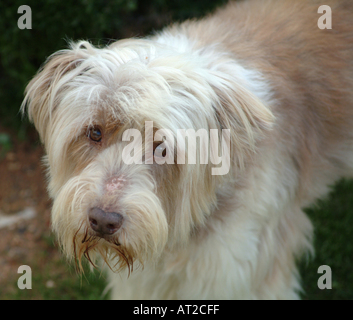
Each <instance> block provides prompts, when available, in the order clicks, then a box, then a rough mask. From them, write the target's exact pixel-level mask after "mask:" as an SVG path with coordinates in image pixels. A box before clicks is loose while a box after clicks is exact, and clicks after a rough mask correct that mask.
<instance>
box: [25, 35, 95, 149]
mask: <svg viewBox="0 0 353 320" xmlns="http://www.w3.org/2000/svg"><path fill="white" fill-rule="evenodd" d="M70 47H71V48H70V49H66V50H60V51H58V52H56V53H54V54H53V55H51V56H50V57H49V58H48V59H47V61H46V62H45V64H44V65H43V66H42V68H41V69H39V71H38V73H37V74H36V75H35V77H34V78H33V79H32V80H31V81H30V82H29V84H28V85H27V87H26V91H25V98H24V100H23V102H22V105H21V111H22V113H24V112H25V111H27V112H28V116H29V119H30V120H31V121H32V122H33V123H34V125H35V127H36V129H37V130H38V132H39V135H40V137H41V140H42V141H43V142H44V143H45V138H46V137H47V134H46V131H47V128H48V125H49V122H50V119H51V116H52V115H53V113H54V111H55V109H56V106H57V104H58V102H59V101H60V99H59V98H58V95H59V94H60V93H61V92H62V91H63V90H64V88H65V83H66V82H68V81H69V80H70V77H71V78H72V77H74V76H75V74H74V73H73V72H71V71H73V70H75V69H77V72H80V71H79V70H78V66H79V65H80V64H81V63H82V61H84V59H85V58H86V57H85V54H84V51H88V49H89V48H91V45H90V44H89V43H88V42H84V41H82V42H78V43H71V44H70ZM80 49H85V50H80ZM86 55H87V54H86Z"/></svg>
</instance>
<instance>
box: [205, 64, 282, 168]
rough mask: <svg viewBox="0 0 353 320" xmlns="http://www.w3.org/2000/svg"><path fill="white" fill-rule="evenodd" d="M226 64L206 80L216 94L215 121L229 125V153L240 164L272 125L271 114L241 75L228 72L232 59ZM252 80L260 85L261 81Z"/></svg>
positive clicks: (223, 127)
mask: <svg viewBox="0 0 353 320" xmlns="http://www.w3.org/2000/svg"><path fill="white" fill-rule="evenodd" d="M228 66H229V70H227V71H218V72H214V73H213V76H212V77H211V78H209V80H210V81H209V84H210V85H211V87H212V89H213V91H214V93H215V96H216V99H215V102H214V109H215V114H216V117H217V121H218V123H219V126H220V128H221V129H230V149H231V154H233V159H237V164H238V166H239V167H240V168H242V167H243V166H244V161H245V158H246V155H248V154H252V153H253V152H254V151H255V148H256V147H255V145H256V141H257V140H258V139H259V138H261V136H263V135H264V134H266V131H268V130H271V129H272V127H273V124H274V121H275V117H274V115H273V113H272V111H271V110H270V109H269V107H268V106H267V105H265V103H264V102H263V101H262V100H261V99H260V98H259V97H257V96H256V95H255V94H254V93H253V92H251V91H250V90H249V88H247V87H246V86H244V85H243V84H242V80H241V78H239V77H237V76H236V75H237V70H235V71H234V72H233V73H232V72H231V71H232V68H231V67H232V63H231V64H228ZM252 81H253V84H254V83H258V84H259V85H258V86H259V88H261V89H262V87H261V86H262V85H263V84H262V83H261V81H257V80H256V82H255V80H252ZM259 91H260V90H259Z"/></svg>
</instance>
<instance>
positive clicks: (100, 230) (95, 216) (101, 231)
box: [88, 207, 124, 237]
mask: <svg viewBox="0 0 353 320" xmlns="http://www.w3.org/2000/svg"><path fill="white" fill-rule="evenodd" d="M88 219H89V223H90V226H91V228H92V230H93V231H95V232H96V234H97V236H100V237H104V236H105V235H113V234H114V233H115V232H117V231H118V230H119V229H120V227H121V225H122V223H123V219H124V218H123V216H122V215H121V214H120V213H117V212H105V211H103V210H102V209H100V208H97V207H94V208H92V209H90V210H89V213H88Z"/></svg>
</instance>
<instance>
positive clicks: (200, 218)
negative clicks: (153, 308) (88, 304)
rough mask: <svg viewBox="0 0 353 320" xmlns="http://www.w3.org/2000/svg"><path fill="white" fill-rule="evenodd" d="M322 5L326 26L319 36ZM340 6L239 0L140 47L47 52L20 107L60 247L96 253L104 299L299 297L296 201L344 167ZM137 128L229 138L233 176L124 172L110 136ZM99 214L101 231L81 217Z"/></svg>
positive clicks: (164, 169)
mask: <svg viewBox="0 0 353 320" xmlns="http://www.w3.org/2000/svg"><path fill="white" fill-rule="evenodd" d="M322 4H325V5H329V6H330V7H331V9H332V13H333V29H332V30H326V29H325V30H321V29H319V28H318V25H317V21H318V19H319V18H320V15H319V14H318V13H317V12H318V8H319V6H320V5H322ZM352 13H353V5H351V4H350V1H325V3H321V2H320V1H316V2H315V1H293V0H289V1H286V0H279V1H264V0H260V1H256V0H254V1H245V2H240V3H233V4H229V5H228V6H227V7H226V8H224V9H221V10H219V11H217V12H216V13H215V14H214V15H212V16H210V17H207V18H205V19H203V20H200V21H187V22H185V23H183V24H180V25H179V24H178V25H173V26H171V27H170V28H167V29H165V30H164V31H162V32H161V33H159V34H157V35H155V36H153V37H151V38H148V39H144V40H134V39H130V40H124V41H118V42H116V43H114V44H112V45H110V46H109V47H107V48H104V49H96V48H94V47H93V46H91V45H90V44H89V43H86V42H80V43H78V44H74V45H73V46H72V49H70V50H66V51H62V52H60V53H58V54H56V55H54V56H53V57H52V58H51V59H50V60H49V62H48V63H47V64H46V65H45V67H44V68H43V69H42V71H41V72H40V73H39V74H38V75H37V76H36V77H35V78H34V79H33V80H32V82H31V83H30V84H29V86H28V88H27V96H26V99H25V101H24V104H26V103H27V105H28V111H29V115H30V118H31V119H33V121H34V123H35V125H36V128H37V129H38V131H39V133H40V135H41V138H42V140H43V142H44V144H45V147H46V151H47V154H48V156H47V158H46V162H47V164H48V168H49V170H48V172H49V192H50V195H51V196H52V198H53V199H54V206H53V228H54V230H55V231H56V232H57V234H58V238H59V241H60V243H61V245H62V246H63V249H64V251H65V252H66V254H67V255H68V256H69V257H72V256H74V257H77V258H79V259H80V258H81V256H82V255H85V256H86V257H87V258H88V259H89V260H90V259H93V258H92V256H93V254H94V252H99V253H100V254H101V255H102V256H103V259H104V260H105V261H106V262H107V263H108V264H109V265H110V266H111V267H112V269H115V268H117V269H124V270H123V271H122V274H121V273H120V274H117V273H113V272H111V271H109V278H110V281H109V285H110V287H111V288H112V297H113V298H116V299H124V298H125V299H139V298H141V299H163V298H165V299H216V298H220V299H233V298H245V299H279V298H284V299H287V298H297V297H298V292H299V290H300V284H299V280H298V274H297V270H296V267H295V259H296V258H297V257H300V256H301V255H302V254H303V253H305V252H308V251H311V250H312V248H311V237H312V225H311V223H310V221H309V219H308V218H307V217H306V215H305V214H304V213H303V211H302V208H303V207H305V206H308V205H310V204H311V203H313V202H314V201H315V200H316V199H317V198H318V197H321V196H323V195H325V194H326V193H327V191H328V186H329V185H331V184H333V183H334V182H335V181H336V180H337V179H338V178H340V177H342V176H350V175H351V174H352V173H353V90H352V89H353V64H352V61H351V60H352V59H351V58H352V54H353V31H352V30H353V28H352V26H351V17H352ZM145 121H153V123H154V127H155V129H159V128H167V129H169V130H172V131H173V132H174V131H175V130H176V129H180V128H185V129H188V128H193V129H195V130H198V129H200V128H203V129H207V130H210V129H218V130H221V129H225V128H228V129H230V159H231V167H230V170H229V173H227V174H225V175H220V176H216V175H212V174H211V169H212V168H211V167H212V166H211V165H209V164H206V165H204V164H196V165H189V164H186V165H182V164H164V165H160V166H159V165H157V164H155V163H154V164H132V165H127V164H126V163H124V162H123V161H122V153H123V148H124V147H125V146H126V143H125V144H124V143H123V142H122V134H123V132H124V131H125V130H126V129H129V128H135V129H138V130H139V131H140V132H142V135H143V134H144V132H145V131H144V130H145V129H144V122H145ZM174 138H175V137H174ZM169 147H170V146H167V149H168V148H169ZM146 148H147V147H146ZM143 152H146V154H147V151H146V150H145V149H144V151H143ZM146 154H145V160H146V159H147V156H146ZM92 208H93V209H92ZM110 212H113V213H114V217H115V218H114V219H115V222H116V224H115V227H114V228H115V229H114V232H113V231H112V232H113V233H112V234H108V233H109V232H110V231H107V232H106V234H104V235H103V233H102V232H103V231H101V230H100V229H99V231H97V230H98V229H97V230H96V229H95V228H96V227H97V226H96V225H95V224H92V221H95V220H92V219H91V218H92V216H93V215H95V217H96V216H97V217H98V218H99V219H100V218H101V217H102V216H103V215H104V217H106V216H105V215H106V213H109V214H110ZM117 216H118V218H116V217H117ZM94 223H96V221H95V222H94ZM92 229H93V230H92ZM107 234H108V235H107ZM142 264H143V268H142V267H141V268H138V266H139V265H142ZM132 266H134V270H133V272H131V271H132ZM136 269H139V270H136ZM130 272H131V274H130V276H129V277H128V273H130ZM125 273H126V274H125Z"/></svg>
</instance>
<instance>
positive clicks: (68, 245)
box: [52, 168, 168, 272]
mask: <svg viewBox="0 0 353 320" xmlns="http://www.w3.org/2000/svg"><path fill="white" fill-rule="evenodd" d="M90 169H92V168H88V170H85V171H84V172H83V173H82V174H80V175H79V176H75V177H73V178H71V179H69V180H68V181H67V182H66V183H65V185H64V186H63V187H62V188H61V189H60V191H59V193H58V195H57V196H56V197H55V200H54V204H53V210H52V227H53V230H54V232H55V233H56V234H57V236H58V242H59V244H60V245H61V247H62V249H63V252H64V253H65V254H66V256H67V257H68V258H69V259H72V258H73V259H74V260H75V263H76V266H77V270H78V271H79V272H82V271H83V267H82V257H84V258H86V259H87V260H88V262H89V263H90V264H92V266H94V267H96V264H97V258H98V257H99V256H100V257H101V258H102V259H103V261H104V262H105V263H106V264H107V265H108V267H109V268H110V269H111V270H113V271H114V272H118V271H120V270H122V269H125V268H127V269H128V271H129V272H131V271H132V270H133V268H134V263H135V262H138V263H139V265H142V266H143V264H144V262H145V261H147V260H153V259H155V258H157V257H158V256H159V255H160V253H161V252H162V251H163V248H164V247H165V244H166V241H167V237H168V225H167V218H166V215H165V212H164V210H163V209H162V206H161V203H160V201H159V199H158V197H157V196H156V194H155V192H154V191H155V190H154V183H153V181H152V180H151V177H150V176H149V175H141V176H138V177H134V178H131V179H130V181H129V182H130V183H129V186H128V187H127V188H126V190H124V192H123V193H122V194H120V195H119V196H117V197H115V198H114V201H116V202H119V207H121V208H124V211H123V216H124V222H123V224H122V226H121V228H120V229H119V230H118V231H117V232H116V233H115V234H113V235H108V236H102V237H100V236H98V235H97V234H96V233H95V232H94V231H93V230H92V229H91V228H90V224H89V220H88V214H87V213H88V211H89V209H90V208H92V207H95V206H97V204H99V203H100V200H99V199H100V198H103V197H104V195H103V196H102V194H101V191H100V188H99V185H98V184H97V181H96V179H95V176H97V172H98V169H97V168H94V169H93V171H91V170H90ZM92 172H94V173H92ZM97 199H98V200H97ZM110 201H113V200H110ZM101 202H103V203H105V204H106V202H104V201H101ZM111 204H112V205H116V204H114V203H111Z"/></svg>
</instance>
